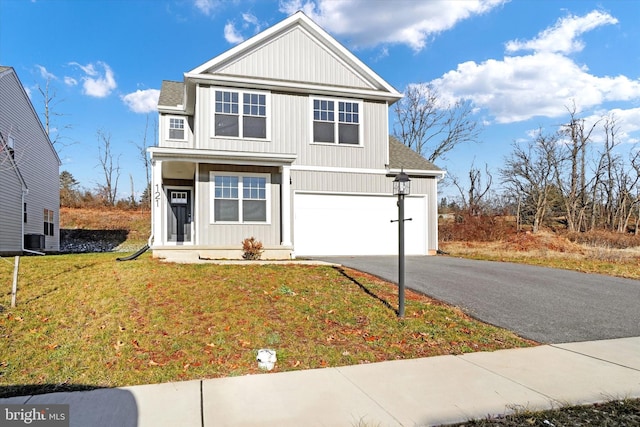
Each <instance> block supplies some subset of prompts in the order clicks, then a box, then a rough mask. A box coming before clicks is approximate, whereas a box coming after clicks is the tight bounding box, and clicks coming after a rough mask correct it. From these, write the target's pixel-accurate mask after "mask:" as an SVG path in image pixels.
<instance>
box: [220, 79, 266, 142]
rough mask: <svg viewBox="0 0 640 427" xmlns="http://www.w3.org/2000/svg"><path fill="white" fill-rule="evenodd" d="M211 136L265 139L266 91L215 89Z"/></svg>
mask: <svg viewBox="0 0 640 427" xmlns="http://www.w3.org/2000/svg"><path fill="white" fill-rule="evenodd" d="M214 92H215V94H214V119H213V123H214V126H213V136H218V137H236V138H253V139H267V138H268V136H269V135H268V116H269V96H268V95H269V94H268V93H266V92H255V91H242V90H223V89H216V90H215V91H214Z"/></svg>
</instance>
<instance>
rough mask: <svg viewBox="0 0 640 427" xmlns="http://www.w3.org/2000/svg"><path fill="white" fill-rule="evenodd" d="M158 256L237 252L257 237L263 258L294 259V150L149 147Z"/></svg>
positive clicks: (235, 254)
mask: <svg viewBox="0 0 640 427" xmlns="http://www.w3.org/2000/svg"><path fill="white" fill-rule="evenodd" d="M149 153H150V155H151V163H152V197H153V199H152V207H151V221H152V236H151V238H150V243H149V246H150V247H151V250H152V252H153V256H154V257H156V258H164V259H167V260H171V261H177V262H180V261H183V262H189V261H191V262H192V261H194V260H198V259H242V255H243V250H242V241H243V240H244V239H245V238H249V237H255V238H256V239H257V240H259V241H260V242H261V243H262V244H263V247H264V252H263V255H262V258H263V259H292V258H293V257H294V255H293V247H292V241H291V230H292V224H291V200H292V199H291V176H290V168H291V163H292V162H293V161H294V160H295V155H273V154H268V153H238V152H233V153H232V152H225V151H213V150H189V149H177V148H161V147H152V148H150V149H149Z"/></svg>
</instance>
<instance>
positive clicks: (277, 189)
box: [149, 12, 444, 259]
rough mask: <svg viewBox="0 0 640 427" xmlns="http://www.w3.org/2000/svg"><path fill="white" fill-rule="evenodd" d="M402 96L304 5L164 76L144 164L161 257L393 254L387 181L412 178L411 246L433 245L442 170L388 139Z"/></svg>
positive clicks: (414, 249)
mask: <svg viewBox="0 0 640 427" xmlns="http://www.w3.org/2000/svg"><path fill="white" fill-rule="evenodd" d="M401 97H402V95H401V94H400V93H399V92H398V91H396V90H395V89H394V88H393V87H392V86H391V85H389V84H388V83H387V82H385V81H384V80H383V79H382V78H381V77H380V76H378V75H377V74H375V73H374V72H373V71H372V70H371V69H370V68H369V67H367V66H366V65H365V64H364V63H362V62H361V61H360V60H359V59H357V58H356V57H355V56H354V55H353V54H352V53H350V52H349V51H348V50H346V49H345V48H344V47H343V46H342V45H340V44H339V43H338V42H337V41H336V40H335V39H333V38H332V37H331V36H330V35H329V34H327V33H326V32H325V31H324V30H323V29H322V28H320V27H319V26H318V25H317V24H315V23H314V22H313V21H312V20H310V19H309V18H308V17H307V16H306V15H304V14H303V13H301V12H298V13H296V14H294V15H292V16H290V17H289V18H287V19H285V20H284V21H282V22H280V23H279V24H276V25H275V26H273V27H271V28H269V29H267V30H265V31H263V32H262V33H260V34H258V35H256V36H254V37H253V38H251V39H249V40H247V41H245V42H243V43H241V44H239V45H237V46H236V47H234V48H232V49H230V50H228V51H227V52H225V53H223V54H221V55H220V56H217V57H215V58H213V59H212V60H210V61H208V62H206V63H205V64H203V65H201V66H199V67H197V68H195V69H193V70H191V71H189V72H187V73H186V74H185V75H184V81H183V82H174V81H164V82H163V83H162V89H161V92H160V99H159V102H158V111H159V115H160V120H159V146H158V147H152V148H150V149H149V152H150V156H151V162H152V168H153V173H152V192H153V201H152V233H153V236H152V239H150V240H151V242H152V244H151V247H152V250H153V254H154V256H155V257H161V258H167V259H180V258H189V257H191V258H195V257H200V258H240V257H241V256H242V250H241V247H242V244H241V242H242V241H243V240H244V239H245V238H248V237H255V238H256V239H258V240H259V241H261V242H262V243H263V245H264V247H265V253H264V254H263V258H272V259H278V258H279V259H290V258H294V257H296V256H298V257H300V256H314V255H378V254H380V255H382V254H397V251H398V247H397V242H398V225H397V223H392V222H391V220H393V219H397V217H398V208H397V204H396V201H397V198H396V197H395V196H393V195H392V193H393V191H392V189H393V184H392V182H393V179H394V177H395V175H396V174H398V173H399V172H400V171H401V169H404V171H405V172H406V173H408V174H409V176H410V177H411V196H409V197H408V198H407V199H406V208H405V210H406V217H407V218H412V221H408V222H406V253H407V254H432V253H435V252H436V250H437V248H438V235H437V197H436V195H437V182H438V180H439V179H440V178H442V176H443V175H444V171H442V170H441V169H439V168H437V167H436V166H434V165H433V164H431V163H430V162H428V161H427V160H425V159H424V158H423V157H421V156H420V155H418V154H417V153H415V152H414V151H412V150H411V149H409V148H407V147H405V146H404V145H402V144H401V143H399V142H397V141H395V140H393V139H391V140H390V138H389V123H388V114H389V106H390V105H391V104H393V103H394V102H396V101H397V100H399V99H400V98H401Z"/></svg>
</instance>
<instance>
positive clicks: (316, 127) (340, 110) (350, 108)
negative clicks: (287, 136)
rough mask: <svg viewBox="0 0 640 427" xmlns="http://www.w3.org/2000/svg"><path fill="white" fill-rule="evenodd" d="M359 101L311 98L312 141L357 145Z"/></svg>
mask: <svg viewBox="0 0 640 427" xmlns="http://www.w3.org/2000/svg"><path fill="white" fill-rule="evenodd" d="M360 110H361V103H360V102H357V101H346V100H333V99H320V98H313V142H322V143H330V144H335V143H338V144H349V145H359V144H360V137H361V130H360Z"/></svg>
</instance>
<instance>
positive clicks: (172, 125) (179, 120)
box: [168, 116, 187, 141]
mask: <svg viewBox="0 0 640 427" xmlns="http://www.w3.org/2000/svg"><path fill="white" fill-rule="evenodd" d="M168 120H169V133H168V136H169V139H172V140H177V141H185V140H186V139H187V138H186V133H185V128H186V126H185V124H186V119H185V118H184V117H176V116H169V117H168Z"/></svg>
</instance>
